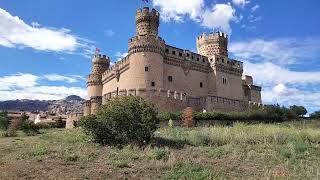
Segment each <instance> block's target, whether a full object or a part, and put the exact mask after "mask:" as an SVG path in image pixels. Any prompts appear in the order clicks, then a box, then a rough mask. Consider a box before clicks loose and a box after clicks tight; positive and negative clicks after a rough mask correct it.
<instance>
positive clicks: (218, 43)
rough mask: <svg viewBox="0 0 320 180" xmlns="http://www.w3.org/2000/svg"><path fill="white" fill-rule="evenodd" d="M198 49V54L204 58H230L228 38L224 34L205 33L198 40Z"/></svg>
mask: <svg viewBox="0 0 320 180" xmlns="http://www.w3.org/2000/svg"><path fill="white" fill-rule="evenodd" d="M197 49H198V53H199V54H201V55H203V56H207V57H212V56H213V55H217V56H223V57H228V36H227V35H226V34H224V33H222V32H216V33H210V34H205V33H203V34H202V35H200V36H199V37H198V38H197Z"/></svg>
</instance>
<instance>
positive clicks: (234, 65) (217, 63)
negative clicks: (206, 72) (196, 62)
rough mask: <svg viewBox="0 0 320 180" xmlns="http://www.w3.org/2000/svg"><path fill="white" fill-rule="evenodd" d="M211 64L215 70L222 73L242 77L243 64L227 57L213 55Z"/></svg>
mask: <svg viewBox="0 0 320 180" xmlns="http://www.w3.org/2000/svg"><path fill="white" fill-rule="evenodd" d="M209 62H210V63H211V67H212V68H213V69H217V70H220V71H225V72H228V73H231V74H236V75H238V76H242V73H243V62H241V61H238V60H235V59H229V58H228V57H225V56H217V55H213V56H212V57H210V58H209Z"/></svg>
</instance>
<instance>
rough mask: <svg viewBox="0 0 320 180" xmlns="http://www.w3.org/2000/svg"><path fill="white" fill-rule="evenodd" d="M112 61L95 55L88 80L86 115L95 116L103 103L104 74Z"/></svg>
mask: <svg viewBox="0 0 320 180" xmlns="http://www.w3.org/2000/svg"><path fill="white" fill-rule="evenodd" d="M109 66H110V59H109V57H107V56H106V55H103V56H101V55H100V54H95V55H94V56H93V58H92V71H91V74H89V76H88V78H87V90H88V99H89V100H88V101H87V102H86V103H85V108H84V114H85V115H88V114H94V113H95V112H96V110H97V107H98V106H99V105H101V103H102V88H103V86H102V74H103V73H104V72H105V71H106V70H107V69H108V68H109Z"/></svg>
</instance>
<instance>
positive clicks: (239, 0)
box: [232, 0, 250, 8]
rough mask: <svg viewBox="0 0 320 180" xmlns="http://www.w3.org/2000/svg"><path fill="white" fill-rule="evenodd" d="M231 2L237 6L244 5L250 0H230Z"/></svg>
mask: <svg viewBox="0 0 320 180" xmlns="http://www.w3.org/2000/svg"><path fill="white" fill-rule="evenodd" d="M232 3H233V4H234V5H236V6H239V7H242V8H243V7H244V6H245V5H246V4H249V3H250V1H247V0H232Z"/></svg>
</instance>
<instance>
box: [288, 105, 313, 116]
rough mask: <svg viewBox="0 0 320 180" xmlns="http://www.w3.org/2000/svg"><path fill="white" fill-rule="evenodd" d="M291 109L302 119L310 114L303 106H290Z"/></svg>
mask: <svg viewBox="0 0 320 180" xmlns="http://www.w3.org/2000/svg"><path fill="white" fill-rule="evenodd" d="M289 109H290V110H292V111H293V112H295V113H296V115H297V116H299V117H302V116H304V115H306V114H307V113H308V111H307V109H306V108H305V107H303V106H296V105H293V106H290V108H289Z"/></svg>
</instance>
